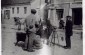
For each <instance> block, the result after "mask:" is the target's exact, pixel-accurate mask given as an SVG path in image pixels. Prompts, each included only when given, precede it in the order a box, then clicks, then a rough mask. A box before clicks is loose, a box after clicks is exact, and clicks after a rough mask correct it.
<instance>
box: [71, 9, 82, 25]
mask: <svg viewBox="0 0 85 55" xmlns="http://www.w3.org/2000/svg"><path fill="white" fill-rule="evenodd" d="M72 18H73V19H72V20H73V23H74V25H82V8H73V9H72Z"/></svg>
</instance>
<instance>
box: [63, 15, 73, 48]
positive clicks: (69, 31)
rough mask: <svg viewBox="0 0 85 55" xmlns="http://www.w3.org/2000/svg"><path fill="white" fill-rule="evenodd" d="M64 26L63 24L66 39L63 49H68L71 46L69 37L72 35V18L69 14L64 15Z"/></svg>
mask: <svg viewBox="0 0 85 55" xmlns="http://www.w3.org/2000/svg"><path fill="white" fill-rule="evenodd" d="M66 19H67V20H66V26H65V35H66V37H65V39H66V46H64V48H65V49H70V48H71V40H70V37H71V36H72V34H73V32H72V26H73V24H72V18H71V16H66Z"/></svg>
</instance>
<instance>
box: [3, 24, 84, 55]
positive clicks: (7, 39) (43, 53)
mask: <svg viewBox="0 0 85 55" xmlns="http://www.w3.org/2000/svg"><path fill="white" fill-rule="evenodd" d="M14 28H15V29H14ZM16 31H17V30H16V27H15V26H13V25H2V54H3V55H83V42H82V39H81V31H77V30H76V31H74V33H73V36H72V37H71V46H72V47H71V49H64V48H62V47H61V46H64V45H65V38H64V37H65V35H64V31H62V30H58V32H57V33H58V38H57V34H56V38H55V40H56V41H55V43H56V45H54V46H53V45H52V44H51V45H46V44H43V48H42V49H39V50H36V51H35V52H27V51H24V50H22V48H21V47H19V46H15V45H14V43H15V42H16ZM62 37H63V39H62ZM50 39H51V38H50ZM58 40H59V42H58ZM57 44H59V45H57Z"/></svg>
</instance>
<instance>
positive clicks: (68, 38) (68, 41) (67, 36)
mask: <svg viewBox="0 0 85 55" xmlns="http://www.w3.org/2000/svg"><path fill="white" fill-rule="evenodd" d="M65 47H67V48H71V40H70V36H69V35H66V46H65Z"/></svg>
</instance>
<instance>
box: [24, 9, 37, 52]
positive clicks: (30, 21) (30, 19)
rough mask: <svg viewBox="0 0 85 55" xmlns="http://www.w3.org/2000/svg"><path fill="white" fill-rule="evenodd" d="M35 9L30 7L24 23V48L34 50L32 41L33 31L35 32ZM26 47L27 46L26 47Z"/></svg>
mask: <svg viewBox="0 0 85 55" xmlns="http://www.w3.org/2000/svg"><path fill="white" fill-rule="evenodd" d="M35 14H36V10H35V9H31V14H30V15H29V16H27V17H26V19H25V25H26V34H27V35H26V41H25V49H27V50H28V51H31V52H32V51H34V50H33V47H32V46H33V41H34V38H35V36H36V35H35V33H36V28H35V23H36V17H35ZM27 47H28V48H27Z"/></svg>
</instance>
